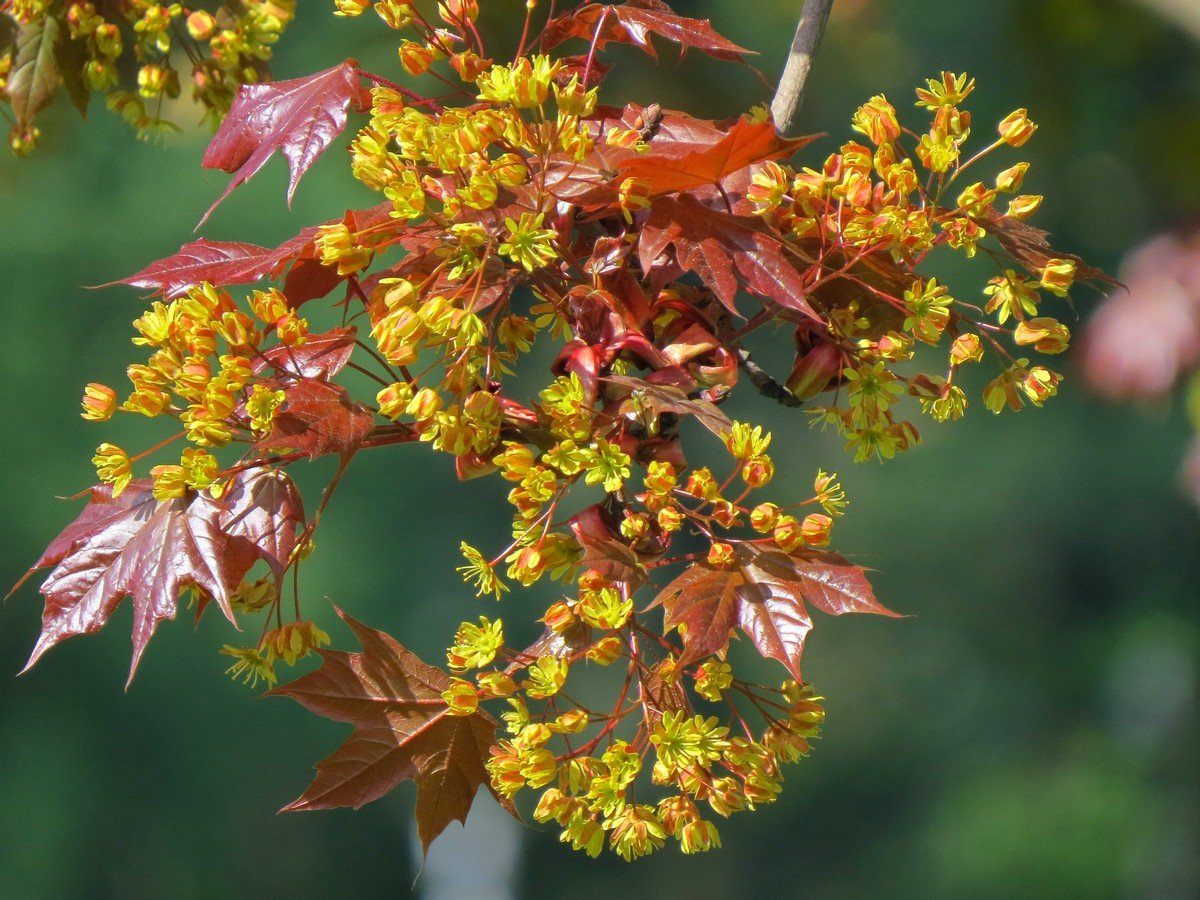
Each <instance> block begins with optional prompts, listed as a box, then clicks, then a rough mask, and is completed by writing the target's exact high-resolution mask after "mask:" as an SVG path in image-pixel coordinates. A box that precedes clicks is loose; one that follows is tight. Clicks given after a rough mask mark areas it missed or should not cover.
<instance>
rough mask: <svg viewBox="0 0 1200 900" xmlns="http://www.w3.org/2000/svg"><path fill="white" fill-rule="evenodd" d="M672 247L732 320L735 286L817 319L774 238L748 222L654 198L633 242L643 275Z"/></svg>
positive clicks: (684, 201) (685, 201)
mask: <svg viewBox="0 0 1200 900" xmlns="http://www.w3.org/2000/svg"><path fill="white" fill-rule="evenodd" d="M670 246H674V248H675V260H676V262H678V263H679V265H680V266H681V267H682V268H684V269H685V270H687V271H689V272H695V273H696V274H697V275H699V276H700V278H701V280H702V281H703V282H704V283H705V284H706V285H708V287H709V288H710V289H711V290H712V292H713V293H714V294H716V295H717V297H718V299H720V301H721V302H722V303H724V304H725V306H726V307H727V308H728V309H729V310H730V311H731V312H734V313H735V314H736V313H737V309H736V308H735V307H734V305H733V298H734V295H735V294H736V293H737V289H738V284H739V283H740V284H741V285H742V286H743V287H744V288H746V290H748V291H751V292H753V293H755V294H758V295H760V296H762V297H768V298H770V299H771V300H774V301H775V302H776V303H778V304H779V305H780V306H782V307H785V308H786V309H791V310H794V311H796V312H799V313H802V314H803V315H805V316H808V317H811V318H812V319H814V320H817V321H820V317H819V316H818V315H817V314H816V313H815V312H814V311H813V309H812V307H811V306H809V304H808V301H807V300H806V299H805V284H804V278H803V277H802V276H801V274H800V272H799V271H797V270H796V267H795V266H794V265H793V264H792V262H791V260H789V259H788V258H787V256H786V255H785V253H784V250H783V244H782V243H781V241H780V240H779V238H777V237H775V236H773V235H771V234H769V233H768V232H767V231H766V229H765V227H764V226H763V224H762V223H761V222H760V221H759V220H758V219H755V218H752V217H750V216H734V215H730V214H729V213H727V212H723V211H718V210H715V209H711V208H709V207H707V206H704V205H702V204H700V203H697V202H696V201H695V200H693V199H692V198H690V197H688V196H686V195H684V196H682V197H660V198H658V199H657V200H655V201H654V205H653V206H652V207H651V211H650V216H649V218H647V219H646V222H645V224H644V225H643V226H642V231H641V235H640V237H639V238H638V257H639V259H640V261H641V264H642V269H643V270H644V271H646V272H649V271H650V269H651V267H652V266H653V264H654V260H655V259H657V258H658V256H659V255H660V254H661V253H662V252H663V251H665V250H666V249H667V248H668V247H670Z"/></svg>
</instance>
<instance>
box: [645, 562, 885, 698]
mask: <svg viewBox="0 0 1200 900" xmlns="http://www.w3.org/2000/svg"><path fill="white" fill-rule="evenodd" d="M806 600H807V601H808V602H809V603H811V604H812V605H813V606H815V607H817V608H818V609H820V610H821V611H822V612H825V613H829V614H830V615H835V616H839V615H843V614H845V613H852V612H857V613H875V614H876V615H883V616H895V615H897V614H896V613H894V612H892V611H891V610H889V609H887V608H886V607H884V606H883V605H882V604H880V603H879V602H878V601H877V600H876V599H875V595H874V593H873V592H872V590H871V586H870V584H869V583H868V582H867V578H866V572H865V571H864V570H863V569H862V567H861V566H855V565H853V564H852V563H850V562H849V561H847V560H846V559H845V558H844V557H842V556H839V555H838V554H836V553H828V552H823V551H816V550H805V551H800V552H799V553H794V554H787V553H784V552H782V551H779V550H764V549H761V548H759V547H757V546H755V545H753V544H739V545H738V546H737V549H736V562H735V563H734V564H733V565H731V566H729V567H728V568H723V569H719V568H716V567H713V566H710V565H708V564H707V563H695V564H693V565H692V566H690V567H688V568H687V569H685V570H684V571H683V572H682V573H681V574H680V575H679V576H678V577H676V578H675V580H674V581H672V582H671V583H670V584H668V585H667V586H666V587H665V588H663V590H662V591H661V592H660V593H659V595H658V597H657V598H655V601H654V604H655V605H658V604H660V603H661V604H662V605H663V608H664V610H665V613H666V615H665V621H664V626H665V627H666V628H668V629H670V628H674V627H676V626H679V625H683V626H684V632H683V643H684V650H685V653H684V656H683V657H682V658H681V659H680V663H681V664H683V663H686V662H690V661H692V660H696V659H701V658H703V657H705V656H709V655H711V654H713V653H720V652H722V651H724V650H725V648H726V647H727V646H728V644H729V638H730V635H731V634H732V633H733V630H734V629H735V628H738V629H741V631H743V632H744V633H745V635H746V637H748V638H749V639H750V642H751V643H752V644H754V646H755V647H756V648H757V649H758V651H759V653H761V654H762V655H763V656H764V657H766V658H768V659H775V660H778V661H779V662H781V663H783V664H784V665H785V666H786V667H787V668H788V671H790V672H791V673H792V675H793V676H794V677H795V678H796V679H797V680H799V679H800V657H801V655H802V653H803V651H804V642H805V640H806V639H807V638H808V633H809V632H810V631H811V630H812V627H813V625H812V619H811V618H809V615H808V611H807V610H806V608H805V605H804V602H805V601H806Z"/></svg>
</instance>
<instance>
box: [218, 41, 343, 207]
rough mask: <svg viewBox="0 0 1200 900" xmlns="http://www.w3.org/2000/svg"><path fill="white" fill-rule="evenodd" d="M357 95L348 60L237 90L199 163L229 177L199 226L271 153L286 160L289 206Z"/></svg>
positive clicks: (256, 170) (337, 133)
mask: <svg viewBox="0 0 1200 900" xmlns="http://www.w3.org/2000/svg"><path fill="white" fill-rule="evenodd" d="M361 96H362V86H361V83H360V79H359V75H358V70H357V68H356V66H355V64H354V63H353V62H351V61H347V62H344V63H342V64H340V65H337V66H334V67H333V68H330V69H325V70H323V71H321V72H317V73H316V74H314V75H309V76H306V77H304V78H293V79H290V80H288V81H274V82H268V83H265V84H245V85H242V86H241V88H239V89H238V95H237V98H236V99H235V100H234V101H233V106H232V107H231V108H230V110H229V115H227V116H226V117H225V121H224V122H222V123H221V127H220V128H219V129H217V133H216V134H215V135H214V136H213V139H212V142H211V143H209V145H208V149H207V150H205V151H204V159H203V161H202V164H203V166H204V167H205V168H206V169H220V170H221V171H223V172H229V173H232V174H233V176H234V177H233V179H232V180H231V181H230V182H229V184H228V185H227V186H226V187H225V190H224V191H223V192H222V193H221V196H220V197H218V198H217V200H216V202H214V203H213V205H212V206H210V207H209V208H208V212H206V213H205V214H204V218H202V219H201V220H200V224H201V225H203V224H204V222H205V221H206V220H207V219H208V217H209V216H210V215H212V212H213V210H214V209H216V208H217V207H218V206H219V205H220V204H221V201H223V200H224V199H225V198H226V197H228V196H229V194H230V193H231V192H232V191H233V189H234V188H236V187H237V186H238V185H240V184H245V183H246V182H247V181H249V180H250V179H251V178H253V177H254V175H255V174H256V173H257V172H258V170H259V169H261V168H262V167H263V166H264V165H266V163H267V160H269V159H270V158H271V156H272V155H273V154H274V153H275V151H276V150H279V151H280V152H282V153H283V155H284V156H285V157H286V158H287V161H288V171H289V175H288V187H287V200H288V205H289V206H290V205H291V202H292V196H293V195H294V194H295V193H296V185H297V184H299V183H300V178H301V177H302V176H303V175H304V173H305V172H307V171H308V169H309V167H310V166H311V165H312V164H313V163H314V162H316V160H317V158H318V157H320V155H321V154H322V153H324V152H325V150H326V149H327V148H328V147H329V145H330V144H331V143H332V142H333V140H334V138H336V137H337V136H338V135H339V134H341V133H342V130H343V129H344V128H345V127H346V117H347V111H348V109H349V106H350V104H351V103H352V102H355V101H357V100H359V99H360V98H361Z"/></svg>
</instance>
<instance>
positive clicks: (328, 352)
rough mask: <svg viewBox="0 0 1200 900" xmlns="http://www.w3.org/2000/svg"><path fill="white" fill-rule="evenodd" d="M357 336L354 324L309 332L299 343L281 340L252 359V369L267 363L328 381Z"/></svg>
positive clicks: (345, 359) (341, 366)
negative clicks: (318, 331) (294, 345)
mask: <svg viewBox="0 0 1200 900" xmlns="http://www.w3.org/2000/svg"><path fill="white" fill-rule="evenodd" d="M357 337H358V329H356V328H355V327H354V326H353V325H351V326H349V327H348V328H334V329H331V330H330V331H326V332H322V333H321V334H310V335H309V336H308V340H307V341H305V342H304V343H303V344H301V345H300V346H299V347H289V346H287V345H286V344H280V345H279V346H278V347H272V348H271V349H270V350H267V351H266V352H265V353H263V355H262V356H261V357H259V358H258V359H256V360H255V361H254V371H255V373H258V372H261V371H262V370H263V369H265V368H267V367H268V366H269V367H271V368H273V369H275V370H276V371H278V372H284V373H287V374H288V375H292V376H294V377H296V378H317V379H323V380H325V381H328V380H329V379H331V378H333V376H335V375H336V374H337V373H338V372H340V371H342V369H344V368H345V367H346V363H348V362H349V361H350V355H351V354H352V353H353V352H354V346H355V341H356V339H357Z"/></svg>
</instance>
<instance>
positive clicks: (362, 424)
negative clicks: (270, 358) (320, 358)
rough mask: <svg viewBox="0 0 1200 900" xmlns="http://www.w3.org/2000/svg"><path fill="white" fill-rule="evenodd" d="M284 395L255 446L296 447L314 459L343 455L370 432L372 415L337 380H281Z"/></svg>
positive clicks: (353, 448)
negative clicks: (351, 397)
mask: <svg viewBox="0 0 1200 900" xmlns="http://www.w3.org/2000/svg"><path fill="white" fill-rule="evenodd" d="M280 387H282V388H283V389H284V391H285V392H286V393H287V399H286V400H285V401H284V402H283V405H281V406H280V407H279V409H278V410H277V411H276V413H275V419H274V421H273V423H272V428H271V433H270V434H268V435H267V436H266V437H265V438H263V439H262V440H261V441H259V442H258V443H257V444H256V445H255V448H256V449H257V450H297V451H300V452H303V453H307V454H308V457H309V459H316V458H317V457H318V456H323V455H325V454H326V453H338V454H340V455H341V456H342V457H347V456H349V455H351V454H353V453H354V451H356V450H357V449H358V447H359V446H360V445H361V444H362V442H363V441H364V440H366V438H367V437H368V436H369V435H370V434H371V430H372V428H373V427H374V415H373V414H372V412H371V411H370V410H369V409H367V408H366V407H365V406H363V405H362V404H361V403H359V402H357V401H355V400H352V399H350V395H349V393H347V391H346V389H345V388H344V387H342V386H341V385H339V384H334V383H333V382H330V381H325V380H323V379H320V378H304V379H301V380H300V381H294V382H281V383H280Z"/></svg>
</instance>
